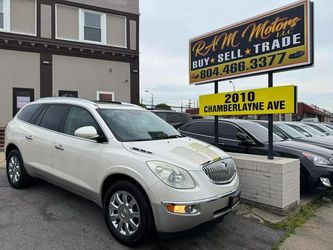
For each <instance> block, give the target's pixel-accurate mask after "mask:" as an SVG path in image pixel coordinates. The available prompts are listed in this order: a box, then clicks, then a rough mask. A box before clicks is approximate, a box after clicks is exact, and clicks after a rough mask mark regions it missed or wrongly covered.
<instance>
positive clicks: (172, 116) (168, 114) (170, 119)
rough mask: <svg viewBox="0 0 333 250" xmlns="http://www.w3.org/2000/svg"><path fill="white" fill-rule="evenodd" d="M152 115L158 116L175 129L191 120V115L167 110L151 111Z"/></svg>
mask: <svg viewBox="0 0 333 250" xmlns="http://www.w3.org/2000/svg"><path fill="white" fill-rule="evenodd" d="M151 112H153V113H154V114H156V115H158V116H159V117H160V118H162V119H163V120H164V121H166V122H167V123H169V124H171V125H172V126H174V127H175V128H179V127H180V126H182V125H183V124H185V123H187V122H189V121H191V120H192V118H191V115H190V114H188V113H183V112H175V111H168V110H151Z"/></svg>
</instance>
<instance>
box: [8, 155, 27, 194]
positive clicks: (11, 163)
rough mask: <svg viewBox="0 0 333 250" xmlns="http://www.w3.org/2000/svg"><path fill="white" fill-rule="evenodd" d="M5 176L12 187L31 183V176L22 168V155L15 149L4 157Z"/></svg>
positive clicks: (22, 186) (21, 186) (25, 185)
mask: <svg viewBox="0 0 333 250" xmlns="http://www.w3.org/2000/svg"><path fill="white" fill-rule="evenodd" d="M6 164H7V166H6V170H7V178H8V181H9V183H10V185H11V186H12V187H14V188H18V189H20V188H24V187H27V186H29V185H30V184H31V177H30V176H29V174H28V173H27V171H26V170H25V168H24V164H23V160H22V156H21V154H20V152H19V151H18V150H17V149H13V150H11V151H10V152H9V154H8V156H7V158H6Z"/></svg>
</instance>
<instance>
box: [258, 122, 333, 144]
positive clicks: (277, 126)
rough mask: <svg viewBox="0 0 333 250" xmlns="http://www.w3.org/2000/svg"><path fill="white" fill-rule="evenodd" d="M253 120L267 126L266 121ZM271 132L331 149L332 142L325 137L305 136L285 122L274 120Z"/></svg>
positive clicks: (284, 137) (283, 137) (285, 137)
mask: <svg viewBox="0 0 333 250" xmlns="http://www.w3.org/2000/svg"><path fill="white" fill-rule="evenodd" d="M254 122H256V123H259V124H260V125H262V126H264V127H265V128H268V122H267V121H254ZM273 132H274V133H275V134H276V135H278V136H280V137H281V138H282V139H291V140H294V141H299V142H304V143H309V144H312V145H315V146H319V147H324V148H327V149H331V150H333V142H330V141H328V140H327V137H321V136H311V137H308V136H305V135H304V134H303V133H301V132H299V131H298V130H296V129H295V128H293V127H290V126H288V125H287V124H284V123H283V122H274V125H273ZM325 138H326V139H325Z"/></svg>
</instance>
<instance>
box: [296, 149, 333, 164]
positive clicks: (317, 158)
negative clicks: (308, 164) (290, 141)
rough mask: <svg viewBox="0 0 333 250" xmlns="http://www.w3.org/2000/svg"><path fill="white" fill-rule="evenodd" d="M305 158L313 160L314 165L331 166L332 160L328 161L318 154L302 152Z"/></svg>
mask: <svg viewBox="0 0 333 250" xmlns="http://www.w3.org/2000/svg"><path fill="white" fill-rule="evenodd" d="M302 154H303V155H304V157H305V158H307V159H309V160H310V161H312V162H313V164H315V165H316V166H319V167H333V166H332V162H330V161H329V160H328V159H325V158H323V157H321V156H319V155H316V154H311V153H308V152H302Z"/></svg>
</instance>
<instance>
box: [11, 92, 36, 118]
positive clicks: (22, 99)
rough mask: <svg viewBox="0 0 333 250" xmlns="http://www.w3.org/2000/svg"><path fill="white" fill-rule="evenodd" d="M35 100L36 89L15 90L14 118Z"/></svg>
mask: <svg viewBox="0 0 333 250" xmlns="http://www.w3.org/2000/svg"><path fill="white" fill-rule="evenodd" d="M34 98H35V97H34V89H26V88H13V116H15V115H16V114H17V112H18V111H19V110H20V109H21V108H23V107H24V106H25V105H26V104H28V103H29V102H32V101H34Z"/></svg>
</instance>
